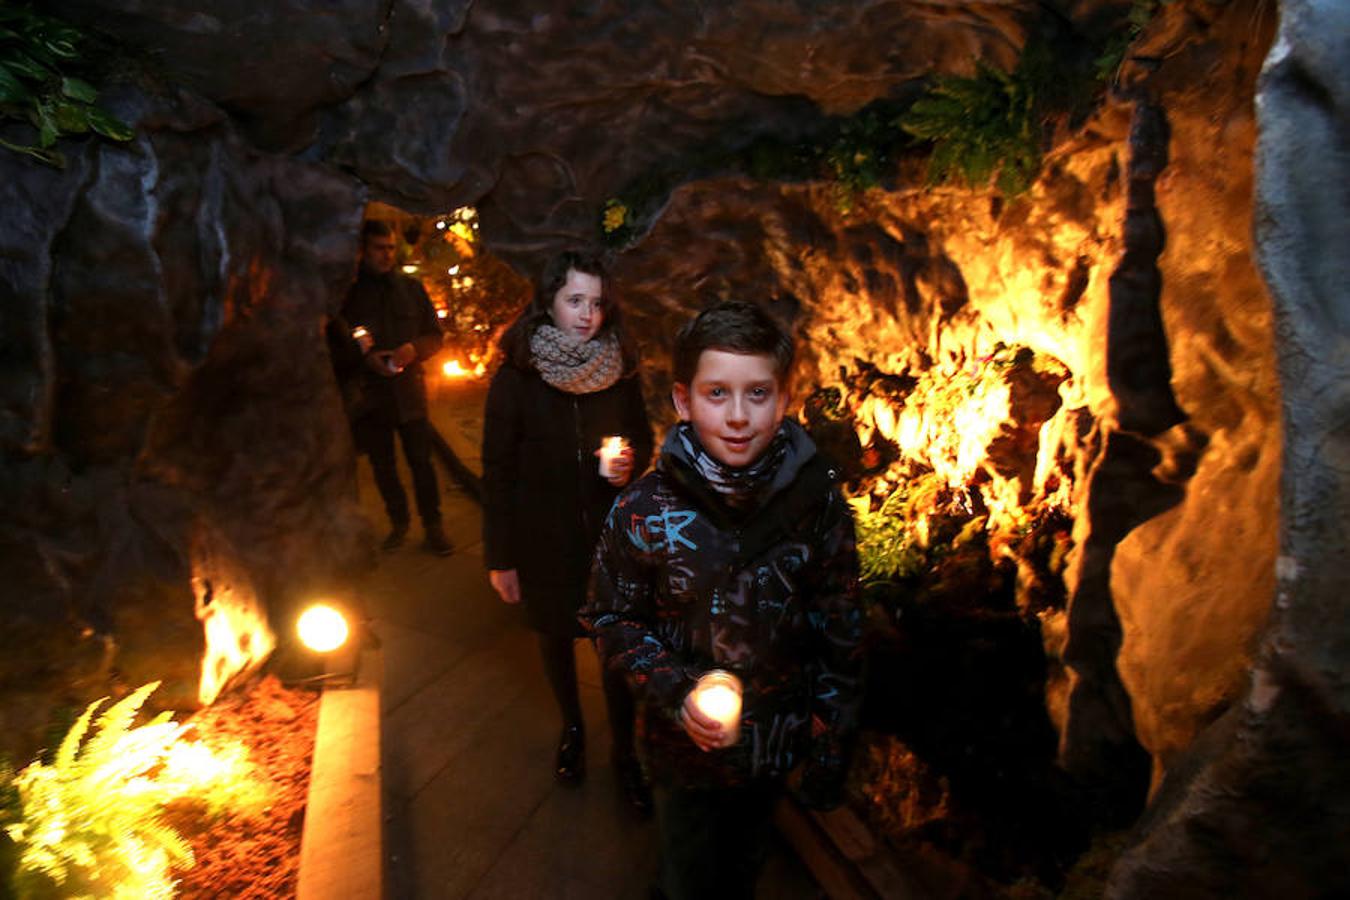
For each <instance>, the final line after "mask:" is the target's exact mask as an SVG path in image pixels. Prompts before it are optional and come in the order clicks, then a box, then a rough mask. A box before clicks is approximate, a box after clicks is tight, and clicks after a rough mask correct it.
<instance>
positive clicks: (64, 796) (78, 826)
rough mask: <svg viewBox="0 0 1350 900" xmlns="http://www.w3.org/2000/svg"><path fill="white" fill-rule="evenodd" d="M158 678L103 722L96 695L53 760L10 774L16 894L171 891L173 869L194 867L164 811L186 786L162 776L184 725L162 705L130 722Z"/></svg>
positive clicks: (126, 894)
mask: <svg viewBox="0 0 1350 900" xmlns="http://www.w3.org/2000/svg"><path fill="white" fill-rule="evenodd" d="M158 686H159V682H152V683H150V684H147V685H144V686H143V687H141V688H138V689H137V690H136V691H133V692H132V693H131V694H129V695H128V696H126V697H125V698H123V699H122V700H120V701H118V702H117V703H115V704H113V705H112V706H111V707H109V708H108V709H107V710H106V711H105V712H104V713H103V714H102V715H101V716H99V717H98V719H97V721H94V713H95V711H96V710H97V709H98V707H99V706H100V705H102V703H103V702H104V701H102V700H99V701H95V702H94V703H91V704H90V705H89V707H88V708H87V709H85V711H84V713H83V714H81V715H80V717H79V718H78V719H77V720H76V721H75V724H74V725H73V726H72V727H71V729H70V731H69V732H68V733H67V735H66V737H65V739H64V740H63V741H62V742H61V746H60V747H59V748H58V750H57V752H56V755H55V756H54V757H53V758H52V761H51V763H50V764H46V763H43V762H41V761H38V762H34V763H33V764H31V765H29V766H28V767H27V768H25V769H24V770H23V771H22V772H20V773H19V774H18V775H17V776H16V777H15V778H14V781H13V784H14V787H15V788H16V789H17V793H18V798H19V805H20V813H19V820H18V821H17V822H13V823H10V824H7V825H5V829H4V830H5V833H6V834H8V836H9V838H10V839H11V840H12V841H13V842H14V843H15V844H16V845H17V847H18V850H19V856H18V872H17V873H16V876H15V888H16V892H17V893H18V895H19V896H20V897H43V896H50V895H52V894H55V893H59V894H61V895H64V896H82V895H93V896H111V897H116V898H122V897H125V898H132V897H135V898H151V897H171V896H172V895H173V884H174V882H173V880H172V879H171V878H170V874H169V873H170V870H171V869H173V868H186V867H189V866H191V865H192V863H193V858H192V850H191V848H189V847H188V845H187V842H186V841H184V839H183V837H182V836H181V835H180V834H178V832H177V831H175V830H174V829H173V828H172V827H171V826H170V825H168V824H167V823H166V822H165V821H164V820H163V818H162V813H163V811H164V807H165V805H166V804H168V803H169V802H170V801H171V800H174V799H176V798H178V797H179V796H181V795H182V794H183V793H184V790H185V785H184V784H183V783H180V782H165V781H162V780H161V779H159V778H158V777H157V775H158V773H159V771H160V770H162V769H163V767H164V766H165V763H166V760H167V758H168V755H169V752H170V750H171V748H172V747H173V746H174V744H175V742H176V741H177V740H178V739H179V736H180V735H181V733H182V730H183V727H184V726H182V725H179V724H176V723H174V722H173V721H171V719H170V717H169V714H168V713H163V714H161V715H159V716H156V717H155V718H154V719H153V720H151V721H150V722H149V723H147V724H145V725H142V726H140V727H132V723H133V722H134V721H135V718H136V714H137V713H138V712H139V711H140V709H141V707H142V706H143V705H144V703H145V701H146V699H147V698H148V697H149V696H150V694H151V693H152V692H153V691H154V690H155V688H157V687H158ZM91 722H93V725H92V732H93V735H92V737H88V738H87V739H86V737H87V736H88V735H89V733H90V731H91Z"/></svg>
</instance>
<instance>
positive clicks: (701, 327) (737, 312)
mask: <svg viewBox="0 0 1350 900" xmlns="http://www.w3.org/2000/svg"><path fill="white" fill-rule="evenodd" d="M704 350H726V351H729V352H731V353H747V354H754V355H766V356H771V357H773V362H774V374H775V375H776V376H777V378H778V383H779V384H780V385H783V384H786V383H787V377H788V373H789V372H791V371H792V359H793V357H794V356H795V355H796V347H795V346H793V343H792V336H791V335H790V334H788V333H787V332H786V331H784V330H783V328H782V326H780V325H779V324H778V322H777V321H776V320H775V319H774V318H773V316H771V315H769V313H768V312H767V311H766V310H765V309H764V307H762V306H760V305H759V304H757V303H748V302H746V301H744V300H725V301H723V302H721V303H717V304H714V305H713V306H710V307H708V308H707V309H705V310H703V312H701V313H699V314H698V315H697V316H696V317H695V318H694V319H692V320H691V321H689V322H686V323H685V324H684V326H683V327H681V328H680V330H679V331H678V332H676V334H675V352H674V359H673V366H672V368H673V369H674V373H673V374H674V376H675V381H676V382H677V383H679V384H689V383H690V382H691V381H693V380H694V373H695V372H697V371H698V360H699V357H700V356H702V355H703V351H704Z"/></svg>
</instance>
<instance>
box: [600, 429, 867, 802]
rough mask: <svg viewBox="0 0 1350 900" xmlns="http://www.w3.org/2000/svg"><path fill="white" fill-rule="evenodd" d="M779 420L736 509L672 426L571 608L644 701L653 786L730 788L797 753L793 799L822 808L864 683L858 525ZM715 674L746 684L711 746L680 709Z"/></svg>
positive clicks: (837, 774)
mask: <svg viewBox="0 0 1350 900" xmlns="http://www.w3.org/2000/svg"><path fill="white" fill-rule="evenodd" d="M783 427H784V428H785V429H786V430H787V437H788V451H787V453H786V455H785V457H784V459H783V461H782V462H781V464H780V465H779V467H778V470H777V471H776V472H775V473H774V474H773V476H772V481H771V483H770V485H769V486H768V487H767V489H766V493H765V495H764V496H763V498H762V499H761V500H760V501H759V503H758V505H757V506H756V507H755V508H754V509H751V510H748V511H745V512H736V511H733V510H732V509H731V508H730V507H728V506H727V505H726V503H725V502H724V501H723V499H722V498H721V495H719V494H718V493H716V492H715V491H714V490H713V489H712V488H711V487H710V486H709V485H708V483H707V481H706V480H705V479H704V478H703V477H702V476H701V475H700V474H699V473H698V471H697V470H696V468H695V467H694V465H693V462H692V461H691V460H690V459H689V457H688V455H687V453H686V452H685V451H684V448H683V447H682V446H681V445H680V442H679V441H678V440H675V439H674V438H675V432H674V430H673V429H672V431H671V434H670V436H668V438H667V440H666V442H665V446H664V447H663V448H662V451H661V458H660V460H659V462H658V463H657V468H656V469H655V471H653V472H651V473H649V474H647V475H646V476H645V477H643V478H641V479H639V480H638V481H637V482H636V483H634V484H633V485H632V486H631V487H630V488H629V489H628V490H626V491H625V492H624V493H623V494H621V495H620V496H619V498H618V499H617V500H616V501H615V503H614V506H613V508H612V509H611V510H610V513H609V516H608V518H607V520H606V522H605V526H604V529H603V531H602V533H601V537H600V544H599V546H598V547H597V550H596V558H595V565H594V567H593V570H592V575H591V591H590V598H589V601H588V603H587V605H586V606H585V607H583V609H582V612H581V617H582V620H583V622H584V623H585V624H587V625H588V626H589V627H590V629H591V632H592V634H593V636H594V637H595V639H596V644H597V646H598V648H599V651H600V656H601V659H602V660H603V661H604V664H605V665H608V666H611V667H615V668H618V669H620V670H621V671H623V672H625V673H626V674H627V675H628V676H629V679H630V681H631V682H632V683H633V685H634V687H635V689H636V691H637V694H638V696H639V698H640V699H641V700H642V701H644V702H643V706H644V710H645V714H644V717H643V728H644V731H643V742H644V745H645V746H646V749H647V756H648V763H649V765H650V767H651V769H652V775H653V777H654V779H655V780H656V781H657V782H658V783H661V784H666V785H670V786H678V787H716V786H726V785H731V784H737V783H742V782H745V781H747V780H749V779H752V778H774V777H778V776H781V775H783V774H785V773H787V772H788V771H789V770H791V769H792V768H794V767H795V766H796V765H797V763H798V762H802V761H805V762H806V766H805V769H804V771H803V794H804V795H805V796H806V798H807V799H808V801H813V802H816V803H817V804H820V805H830V804H831V802H832V801H834V800H835V797H834V796H832V795H836V794H837V793H838V788H839V786H840V785H841V784H842V779H843V775H844V767H845V765H846V762H847V760H846V758H845V757H846V754H845V746H846V743H847V740H848V738H849V737H850V735H851V732H852V730H853V729H854V727H855V725H856V720H857V709H858V700H859V696H858V695H859V688H860V668H861V660H860V654H859V642H860V639H861V629H862V614H861V610H860V606H859V602H858V588H857V573H858V561H857V553H856V550H855V547H854V534H853V520H852V518H851V516H850V511H849V508H848V505H847V504H846V503H845V502H844V499H843V497H842V496H841V495H840V494H839V491H838V490H837V489H836V488H835V487H834V484H833V478H834V472H833V471H831V470H830V468H829V466H828V465H827V464H826V463H825V461H824V460H823V459H822V458H821V457H820V456H819V455H817V453H816V449H815V445H814V444H813V443H812V442H811V439H810V438H809V437H808V436H807V435H806V432H805V431H803V430H802V428H801V426H800V425H798V424H797V423H796V422H794V421H791V420H785V422H784V424H783ZM712 668H722V669H728V670H730V671H732V672H735V673H736V674H737V675H738V676H739V677H740V678H741V681H742V683H743V685H744V701H743V707H742V709H743V712H742V718H741V729H740V741H739V743H738V744H737V745H736V746H734V747H731V748H727V749H724V750H716V751H712V752H706V753H705V752H704V751H702V750H700V749H699V748H698V747H697V746H696V745H695V744H694V743H693V741H692V740H690V738H689V736H688V735H687V734H686V733H685V732H684V730H683V728H681V726H680V724H679V711H680V707H681V705H682V704H683V702H684V698H685V695H686V694H687V693H688V692H689V690H690V689H691V688H692V687H693V686H694V682H695V681H696V680H697V679H698V676H699V674H700V673H701V672H703V671H706V670H707V669H712ZM813 795H815V796H813Z"/></svg>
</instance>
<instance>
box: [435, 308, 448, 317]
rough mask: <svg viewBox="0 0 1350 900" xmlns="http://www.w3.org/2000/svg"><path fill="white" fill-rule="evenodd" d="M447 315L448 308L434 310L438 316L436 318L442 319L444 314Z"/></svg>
mask: <svg viewBox="0 0 1350 900" xmlns="http://www.w3.org/2000/svg"><path fill="white" fill-rule="evenodd" d="M448 315H450V310H448V309H438V310H436V318H438V319H444V318H445V317H446V316H448Z"/></svg>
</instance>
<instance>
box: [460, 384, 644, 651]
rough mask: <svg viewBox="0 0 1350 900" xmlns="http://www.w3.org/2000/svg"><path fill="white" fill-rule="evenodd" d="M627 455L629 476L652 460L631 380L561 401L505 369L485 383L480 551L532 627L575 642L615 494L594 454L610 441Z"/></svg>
mask: <svg viewBox="0 0 1350 900" xmlns="http://www.w3.org/2000/svg"><path fill="white" fill-rule="evenodd" d="M615 434H618V435H623V436H624V437H625V438H627V440H628V443H629V444H630V445H631V446H632V448H633V456H634V459H633V466H634V469H633V478H634V480H636V478H637V476H638V475H640V474H641V473H642V471H643V470H644V469H646V467H647V463H648V461H649V460H650V459H651V454H652V431H651V424H650V422H649V421H648V419H647V409H646V406H645V405H644V403H643V401H642V385H641V381H640V379H639V378H638V377H637V376H636V375H630V376H628V377H625V378H621V379H620V380H619V381H618V382H617V383H615V384H614V385H612V386H610V387H608V388H606V389H605V390H603V391H597V392H595V393H593V394H569V393H566V392H564V391H560V390H558V389H557V388H554V387H552V386H550V385H549V384H548V383H547V382H545V381H544V380H543V378H541V377H540V376H539V373H538V372H536V371H534V370H533V369H531V370H528V371H527V370H523V369H520V368H518V367H516V366H514V365H512V364H510V363H509V362H508V363H506V364H504V365H503V366H502V367H501V368H500V369H499V370H498V371H497V374H496V375H495V376H493V379H492V385H491V387H490V388H489V389H488V396H487V408H486V410H485V412H484V423H483V492H484V498H483V505H484V510H483V513H484V514H483V543H484V545H485V551H486V556H487V567H488V568H489V569H515V570H516V571H517V573H518V574H519V576H520V582H521V592H522V595H523V600H524V603H525V607H526V611H527V613H528V615H529V619H530V623H531V625H532V626H533V627H534V628H536V629H537V630H539V631H544V632H547V633H552V634H577V633H579V626H578V625H577V622H576V612H577V608H578V607H579V606H580V605H581V602H582V600H583V599H584V598H585V593H586V584H587V581H588V579H589V575H590V568H591V557H592V555H593V554H594V552H595V544H596V540H597V538H598V537H599V534H600V526H601V525H602V524H603V523H604V520H605V515H606V514H607V513H608V512H609V507H610V505H611V504H612V503H613V502H614V498H615V496H616V495H617V494H618V490H617V489H616V488H614V487H612V486H610V484H609V482H607V481H605V480H604V479H603V478H601V477H600V475H599V472H598V466H599V459H598V458H597V457H596V456H595V451H596V450H597V449H598V448H599V447H600V443H601V440H602V439H603V438H605V437H607V436H609V435H615Z"/></svg>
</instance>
